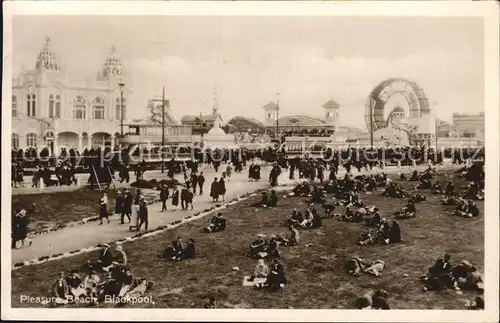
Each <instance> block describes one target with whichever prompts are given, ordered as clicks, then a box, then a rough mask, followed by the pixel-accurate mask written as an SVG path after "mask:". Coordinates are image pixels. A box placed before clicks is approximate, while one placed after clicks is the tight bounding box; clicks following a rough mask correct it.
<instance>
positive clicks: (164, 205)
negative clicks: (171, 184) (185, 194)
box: [160, 184, 169, 212]
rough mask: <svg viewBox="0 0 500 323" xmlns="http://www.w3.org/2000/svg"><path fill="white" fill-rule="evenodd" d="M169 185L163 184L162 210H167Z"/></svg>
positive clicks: (161, 193)
mask: <svg viewBox="0 0 500 323" xmlns="http://www.w3.org/2000/svg"><path fill="white" fill-rule="evenodd" d="M168 194H169V192H168V187H167V186H166V185H165V184H162V185H161V191H160V200H161V202H162V206H161V211H162V212H163V211H166V210H167V199H168Z"/></svg>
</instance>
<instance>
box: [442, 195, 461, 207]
mask: <svg viewBox="0 0 500 323" xmlns="http://www.w3.org/2000/svg"><path fill="white" fill-rule="evenodd" d="M460 201H461V198H460V195H459V194H458V193H455V194H453V195H449V196H446V197H444V198H443V199H442V200H441V204H443V205H458V204H460Z"/></svg>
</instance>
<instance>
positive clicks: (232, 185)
mask: <svg viewBox="0 0 500 323" xmlns="http://www.w3.org/2000/svg"><path fill="white" fill-rule="evenodd" d="M425 168H426V166H419V167H417V169H419V170H423V169H425ZM269 170H270V167H268V166H264V167H262V171H261V174H262V180H261V181H260V182H249V181H248V176H247V169H245V170H244V171H243V173H241V174H234V173H233V175H232V177H231V182H227V183H226V187H227V194H226V200H231V199H233V198H236V197H238V196H240V195H242V194H245V193H247V192H250V191H254V190H257V189H259V188H265V187H269V183H268V181H267V178H268V174H269ZM411 170H413V167H408V168H402V169H399V168H396V167H389V168H386V169H385V172H386V173H398V172H406V173H407V172H410V171H411ZM381 171H382V170H381V169H380V168H374V169H373V170H372V171H370V172H368V173H380V172H381ZM203 172H204V174H205V178H206V183H205V190H206V192H204V195H203V196H196V197H195V200H194V210H193V211H183V210H177V211H173V210H169V211H167V212H160V210H161V203H155V204H151V205H150V206H149V229H155V228H157V227H159V226H162V225H167V224H169V223H170V222H172V221H176V220H180V219H182V218H184V217H185V216H186V215H192V214H193V213H195V212H199V211H202V210H204V209H207V208H209V207H211V206H213V205H214V204H213V203H212V202H211V199H210V198H209V196H208V194H209V190H210V183H211V182H212V181H213V178H214V177H215V176H218V175H219V176H220V174H221V170H219V173H218V174H216V173H215V172H214V170H212V169H207V168H205V169H204V170H203ZM344 173H345V171H344V170H343V169H341V171H339V175H340V176H342V175H343V174H344ZM365 173H366V172H365ZM146 174H148V173H146ZM353 174H354V175H357V171H356V170H354V173H353ZM149 176H152V177H155V178H157V179H161V178H162V177H163V176H164V177H166V174H161V173H157V174H156V173H154V172H149ZM327 176H328V172H325V177H326V178H327ZM296 177H298V175H296ZM279 182H280V184H283V183H285V184H287V183H288V184H293V183H292V182H291V181H290V180H289V179H288V172H286V171H285V172H283V174H282V175H281V177H280V179H279ZM168 202H170V200H169V201H168ZM169 206H171V204H170V205H169ZM119 223H120V219H119V216H117V215H114V216H112V217H111V223H110V224H106V222H105V224H103V225H99V224H98V222H90V223H86V224H82V225H76V226H73V227H67V228H64V229H62V230H59V231H53V232H48V233H45V234H42V235H38V236H35V237H34V238H33V244H32V246H30V247H28V246H26V247H24V248H21V249H18V250H12V264H15V263H17V262H20V261H25V260H32V259H35V258H38V257H41V256H47V255H53V254H59V253H64V252H67V251H73V250H78V249H82V248H87V247H90V246H94V245H97V244H99V243H109V242H112V241H115V240H118V239H123V238H126V237H129V236H133V235H135V234H136V232H130V231H129V225H128V224H125V225H120V224H119Z"/></svg>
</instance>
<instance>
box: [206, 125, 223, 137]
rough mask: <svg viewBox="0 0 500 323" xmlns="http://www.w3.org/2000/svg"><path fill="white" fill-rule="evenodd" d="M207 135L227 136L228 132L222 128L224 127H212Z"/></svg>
mask: <svg viewBox="0 0 500 323" xmlns="http://www.w3.org/2000/svg"><path fill="white" fill-rule="evenodd" d="M206 136H209V137H214V136H226V133H225V132H224V130H222V128H219V127H217V128H215V127H213V128H212V129H210V130H209V131H208V133H207V134H206Z"/></svg>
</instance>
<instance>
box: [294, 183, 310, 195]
mask: <svg viewBox="0 0 500 323" xmlns="http://www.w3.org/2000/svg"><path fill="white" fill-rule="evenodd" d="M292 193H293V194H290V195H291V196H301V197H306V196H310V195H311V189H310V187H309V183H307V182H303V183H300V184H297V186H295V187H294V189H293V190H292Z"/></svg>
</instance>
